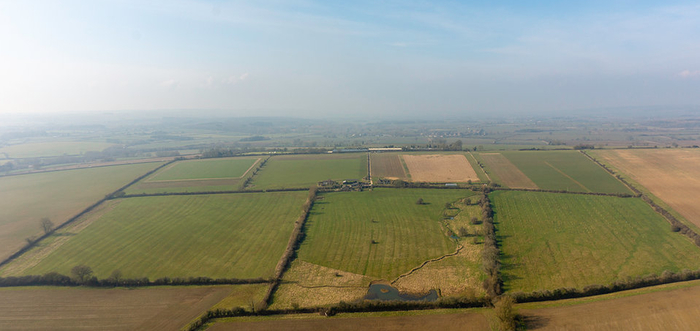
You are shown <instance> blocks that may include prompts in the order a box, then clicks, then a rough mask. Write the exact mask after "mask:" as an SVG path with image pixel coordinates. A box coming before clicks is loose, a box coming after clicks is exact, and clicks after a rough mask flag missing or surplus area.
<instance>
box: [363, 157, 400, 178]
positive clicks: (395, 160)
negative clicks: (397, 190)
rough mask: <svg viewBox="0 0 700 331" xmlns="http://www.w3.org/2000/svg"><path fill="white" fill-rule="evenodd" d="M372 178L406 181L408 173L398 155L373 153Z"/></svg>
mask: <svg viewBox="0 0 700 331" xmlns="http://www.w3.org/2000/svg"><path fill="white" fill-rule="evenodd" d="M370 158H371V162H370V164H371V167H372V171H371V173H372V177H374V178H386V179H403V180H405V179H406V171H404V169H403V164H401V155H400V154H398V153H371V154H370Z"/></svg>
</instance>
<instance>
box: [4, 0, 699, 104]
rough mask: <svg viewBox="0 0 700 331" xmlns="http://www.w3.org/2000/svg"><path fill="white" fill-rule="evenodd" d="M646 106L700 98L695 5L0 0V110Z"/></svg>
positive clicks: (633, 3)
mask: <svg viewBox="0 0 700 331" xmlns="http://www.w3.org/2000/svg"><path fill="white" fill-rule="evenodd" d="M647 105H700V6H699V5H698V4H697V2H691V1H688V2H649V1H582V2H581V3H579V4H570V3H566V4H562V2H561V1H537V2H529V1H490V2H487V3H484V2H477V1H436V2H432V1H410V2H406V1H381V2H375V1H371V2H370V1H367V2H363V1H353V2H333V1H231V2H229V1H4V0H0V113H3V112H59V111H83V110H121V109H128V110H140V109H143V110H148V109H227V110H231V114H232V115H236V116H239V115H286V116H305V117H308V116H324V115H336V114H342V115H361V116H364V115H369V116H377V115H386V116H400V115H409V116H415V115H417V114H432V115H444V116H453V115H464V116H469V114H474V113H506V112H508V113H518V114H527V113H534V112H540V111H554V110H562V111H565V110H571V109H583V108H598V107H618V106H647Z"/></svg>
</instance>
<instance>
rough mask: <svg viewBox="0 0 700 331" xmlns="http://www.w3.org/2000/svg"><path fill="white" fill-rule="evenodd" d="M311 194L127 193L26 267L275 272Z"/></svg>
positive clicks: (164, 273) (170, 273) (134, 272)
mask: <svg viewBox="0 0 700 331" xmlns="http://www.w3.org/2000/svg"><path fill="white" fill-rule="evenodd" d="M306 194H307V193H306V192H284V193H264V194H263V193H246V194H230V195H209V196H206V195H203V196H169V197H145V198H129V199H123V200H120V203H119V204H118V205H117V206H116V207H115V208H114V209H112V210H111V211H108V212H107V213H106V214H105V215H104V216H102V217H100V218H99V219H98V220H96V221H94V222H93V223H92V224H90V225H89V226H88V227H86V228H84V229H82V231H80V232H78V233H77V234H74V237H72V238H71V239H70V240H68V241H67V242H65V243H64V244H62V245H60V246H59V247H57V248H55V249H54V250H53V252H52V253H50V254H48V255H47V256H46V257H45V258H43V259H41V261H40V262H39V263H38V264H37V265H36V266H35V267H32V268H29V269H27V270H25V271H24V273H25V274H43V273H46V272H49V271H57V272H60V273H63V274H70V269H71V268H72V267H73V266H75V265H79V264H85V265H88V266H90V267H91V268H92V269H93V270H94V271H95V275H96V276H97V277H99V278H106V277H108V276H109V275H110V273H111V272H112V271H113V270H117V269H118V270H121V271H122V273H123V274H124V276H125V277H130V278H134V277H149V278H151V279H155V278H160V277H190V276H207V277H212V278H218V277H225V278H233V277H235V278H256V277H270V276H272V274H273V272H274V268H275V266H276V264H277V262H278V260H279V259H280V257H281V256H282V253H283V252H284V250H285V248H286V247H287V241H288V239H289V236H290V233H291V231H292V229H293V227H294V221H295V220H296V219H297V217H298V216H299V215H300V214H301V206H302V204H303V203H304V200H305V198H306ZM57 235H59V236H62V235H63V236H65V235H70V234H57ZM50 244H51V242H50V241H48V242H47V243H46V245H49V246H50Z"/></svg>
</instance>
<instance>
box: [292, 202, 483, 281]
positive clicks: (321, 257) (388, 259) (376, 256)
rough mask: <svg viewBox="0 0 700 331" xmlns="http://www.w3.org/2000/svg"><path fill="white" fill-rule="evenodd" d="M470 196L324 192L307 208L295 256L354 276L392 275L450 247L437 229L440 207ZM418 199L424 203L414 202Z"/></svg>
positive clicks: (442, 252) (444, 252)
mask: <svg viewBox="0 0 700 331" xmlns="http://www.w3.org/2000/svg"><path fill="white" fill-rule="evenodd" d="M473 194H474V193H473V192H471V191H461V190H460V191H458V190H425V189H410V190H408V189H403V190H397V189H375V190H374V191H371V192H346V193H329V194H323V195H322V196H323V200H320V201H318V202H317V203H316V204H315V205H314V208H313V210H312V212H311V216H310V218H309V221H308V230H307V236H306V239H305V241H304V242H303V243H302V245H301V248H300V250H299V258H300V259H302V260H304V261H308V262H311V263H316V264H319V265H323V266H326V267H330V268H335V269H340V270H346V271H349V272H353V273H356V274H363V275H367V276H372V277H378V278H384V279H387V280H389V279H393V278H396V277H397V276H399V275H400V274H402V273H404V272H407V271H409V270H410V269H411V268H413V267H416V266H418V265H420V264H421V263H422V262H423V261H425V260H428V259H430V258H434V257H438V256H441V255H444V254H447V253H451V252H453V251H454V250H455V248H456V247H455V244H454V243H453V242H451V241H450V240H449V239H448V238H447V237H446V236H445V234H444V233H443V229H442V228H441V225H440V219H441V216H442V211H443V209H444V208H445V203H446V202H453V201H455V200H457V199H458V198H461V197H465V196H470V195H473ZM418 198H423V199H424V201H425V202H427V203H429V204H425V205H417V204H416V200H417V199H418ZM372 220H374V221H375V222H376V223H375V222H372ZM372 240H375V241H376V242H377V243H376V244H372Z"/></svg>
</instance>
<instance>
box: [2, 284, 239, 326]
mask: <svg viewBox="0 0 700 331" xmlns="http://www.w3.org/2000/svg"><path fill="white" fill-rule="evenodd" d="M231 291H232V287H231V286H209V287H158V288H145V289H125V288H119V289H88V288H65V287H64V288H55V287H54V288H51V287H23V288H3V289H0V330H78V329H81V330H177V329H179V328H182V327H183V326H185V325H187V324H188V323H189V322H190V321H191V320H193V319H195V318H197V317H198V316H199V315H200V314H202V313H203V312H205V311H206V310H207V309H209V308H210V307H211V306H213V305H215V304H216V303H217V302H219V301H221V300H222V299H224V298H225V297H226V296H227V295H229V294H230V292H231Z"/></svg>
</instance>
